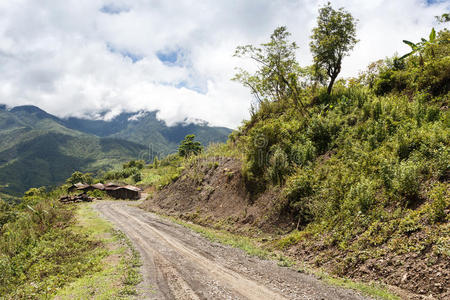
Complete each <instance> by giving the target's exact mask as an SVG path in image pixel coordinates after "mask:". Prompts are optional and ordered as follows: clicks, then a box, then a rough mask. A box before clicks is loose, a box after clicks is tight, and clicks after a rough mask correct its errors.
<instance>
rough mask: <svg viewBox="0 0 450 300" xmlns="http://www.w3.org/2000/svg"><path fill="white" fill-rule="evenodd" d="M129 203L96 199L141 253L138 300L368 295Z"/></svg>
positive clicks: (95, 206) (96, 207) (347, 297)
mask: <svg viewBox="0 0 450 300" xmlns="http://www.w3.org/2000/svg"><path fill="white" fill-rule="evenodd" d="M129 204H130V202H117V201H102V202H97V203H95V204H94V208H95V209H96V210H97V211H99V212H100V214H101V215H102V216H103V217H104V218H106V219H108V220H109V221H111V222H112V223H113V224H115V225H116V226H117V228H118V229H120V230H121V231H122V232H124V233H125V234H126V235H127V236H128V238H129V239H130V240H131V241H132V242H133V244H134V245H135V247H136V249H137V250H138V251H139V252H140V254H141V257H142V261H143V266H142V270H141V271H142V274H143V282H142V283H141V285H140V287H139V293H140V295H139V297H138V298H139V299H252V300H253V299H254V300H262V299H268V300H271V299H274V300H275V299H276V300H278V299H279V300H282V299H368V298H366V297H363V296H362V295H360V294H358V293H357V292H355V291H352V290H346V289H342V288H337V287H331V286H328V285H326V284H325V283H323V282H321V281H319V280H317V279H316V278H314V277H312V276H310V275H306V274H302V273H298V272H296V271H295V270H292V269H290V268H282V267H279V266H278V265H277V264H276V262H274V261H270V260H261V259H258V258H255V257H250V256H248V255H247V254H246V253H244V252H243V251H242V250H239V249H235V248H231V247H228V246H224V245H221V244H217V243H212V242H210V241H208V240H206V239H205V238H203V237H201V236H200V235H199V234H197V233H195V232H193V231H191V230H189V229H187V228H185V227H182V226H180V225H178V224H175V223H172V222H170V221H169V220H166V219H162V218H160V217H158V216H156V215H154V214H152V213H148V212H145V211H143V210H141V209H139V208H137V207H136V206H134V205H129Z"/></svg>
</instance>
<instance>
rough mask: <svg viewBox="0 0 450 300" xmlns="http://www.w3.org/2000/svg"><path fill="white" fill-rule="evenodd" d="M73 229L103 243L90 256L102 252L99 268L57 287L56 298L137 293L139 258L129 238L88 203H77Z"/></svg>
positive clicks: (118, 297) (139, 276)
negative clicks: (59, 287)
mask: <svg viewBox="0 0 450 300" xmlns="http://www.w3.org/2000/svg"><path fill="white" fill-rule="evenodd" d="M76 218H77V222H76V224H74V225H72V230H73V231H74V232H79V233H86V234H87V235H88V238H89V239H92V240H94V241H99V242H101V243H102V244H103V245H104V246H103V247H98V248H97V249H94V250H93V252H94V253H91V255H92V256H94V257H98V256H101V257H102V259H101V261H100V265H101V266H102V267H101V269H100V270H99V271H98V272H95V273H93V274H90V275H87V276H83V277H81V278H79V279H77V280H76V281H74V282H72V283H71V284H69V285H67V286H65V287H64V288H63V289H61V290H59V291H58V292H57V293H56V295H55V299H92V298H95V299H127V298H129V297H130V296H134V295H137V291H136V286H137V285H138V284H139V282H141V280H142V278H141V274H140V272H139V267H140V266H141V260H140V256H139V253H138V252H137V251H136V249H134V247H133V245H132V244H131V242H130V241H129V240H128V238H127V237H126V236H125V235H124V234H123V233H122V232H120V231H117V230H115V229H114V228H113V227H112V225H111V224H110V223H109V222H108V221H106V220H104V219H102V218H100V217H99V216H98V215H97V213H96V212H95V211H93V209H92V207H91V205H90V204H84V203H83V204H81V205H79V207H78V209H77V211H76Z"/></svg>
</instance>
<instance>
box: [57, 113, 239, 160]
mask: <svg viewBox="0 0 450 300" xmlns="http://www.w3.org/2000/svg"><path fill="white" fill-rule="evenodd" d="M156 114H157V112H156V111H151V112H149V111H139V112H134V113H121V114H120V115H118V116H116V117H115V118H113V119H112V120H110V121H103V120H85V119H80V118H69V119H67V120H65V121H64V125H65V126H66V127H68V128H71V129H74V130H78V131H81V132H85V133H89V134H93V135H96V136H99V137H113V138H119V139H123V140H127V141H131V142H135V143H139V144H142V145H145V146H147V147H152V148H153V150H154V151H156V152H160V153H171V152H174V151H176V150H177V146H178V144H179V143H180V141H181V140H183V138H184V137H185V136H186V135H187V134H195V136H196V138H197V140H199V141H200V142H202V144H204V145H205V146H206V145H208V144H209V143H212V142H225V141H226V140H227V138H228V135H229V134H230V133H231V129H229V128H225V127H212V126H209V125H208V124H207V123H199V124H194V123H179V124H176V125H175V126H171V127H169V126H167V125H166V123H165V122H164V121H161V120H158V118H157V117H156Z"/></svg>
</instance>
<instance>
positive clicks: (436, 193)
mask: <svg viewBox="0 0 450 300" xmlns="http://www.w3.org/2000/svg"><path fill="white" fill-rule="evenodd" d="M448 188H449V185H448V184H446V183H438V184H437V185H436V186H435V187H434V188H433V189H432V190H431V191H430V194H429V197H430V199H432V201H433V202H432V203H431V208H430V212H429V214H430V220H431V221H432V222H434V223H436V222H445V221H446V219H447V217H448V216H447V213H446V212H445V210H446V209H448V208H449V206H450V200H449V199H450V198H449V195H448Z"/></svg>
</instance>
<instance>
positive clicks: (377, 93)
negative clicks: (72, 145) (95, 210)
mask: <svg viewBox="0 0 450 300" xmlns="http://www.w3.org/2000/svg"><path fill="white" fill-rule="evenodd" d="M433 31H434V30H433ZM433 31H432V34H430V36H433ZM449 38H450V32H449V31H447V30H443V31H441V32H439V33H437V34H436V37H435V38H434V40H433V41H434V42H433V43H430V44H427V45H426V46H425V47H424V48H423V49H421V50H420V52H418V53H413V54H412V55H409V56H408V57H407V58H403V59H399V58H398V57H393V58H388V59H385V60H380V61H378V62H376V63H374V64H372V65H371V66H369V68H368V70H367V71H365V72H363V73H361V74H360V76H358V77H356V78H350V79H348V80H338V81H337V83H336V84H335V85H334V87H333V91H332V93H331V94H328V92H327V86H326V85H325V84H323V83H320V82H314V81H309V84H308V81H306V80H305V81H304V85H301V86H298V87H296V88H297V90H295V89H294V90H290V89H291V88H292V87H290V86H284V88H285V89H286V92H285V94H284V96H283V95H281V96H280V97H278V98H271V96H270V95H269V96H267V97H266V98H264V97H261V95H259V96H260V102H258V105H257V106H256V107H254V110H253V113H252V116H251V119H250V120H248V121H245V122H244V123H243V125H242V126H241V127H240V128H239V130H237V131H235V132H233V134H232V135H231V136H230V138H229V140H228V142H227V144H226V145H223V146H215V147H214V148H211V149H209V150H208V151H207V152H206V153H203V154H201V155H199V156H194V157H190V158H188V159H184V160H179V159H178V160H172V161H166V162H164V164H163V163H161V166H159V168H158V169H157V170H153V171H147V173H146V174H144V175H143V177H144V178H148V182H149V183H152V185H153V186H156V187H157V188H158V189H157V190H156V191H155V192H154V193H153V194H152V195H151V197H150V198H149V199H148V200H147V201H146V202H145V203H144V204H143V206H142V207H144V208H146V209H147V210H150V211H157V212H159V213H163V214H169V215H172V216H176V217H181V218H184V219H186V220H189V221H193V222H195V223H198V224H201V225H204V226H209V227H213V228H221V229H226V230H228V231H232V232H235V233H240V234H244V235H247V236H250V237H254V238H259V240H258V241H259V242H260V244H261V245H262V247H264V248H266V249H272V250H276V251H281V252H282V253H284V254H285V255H288V256H289V257H291V258H292V259H293V260H295V261H297V262H298V263H299V264H302V263H306V264H307V265H308V266H310V267H312V268H321V269H324V270H327V271H328V272H330V273H331V274H334V275H337V276H342V277H350V278H353V279H357V280H362V281H366V282H370V281H378V282H382V283H384V284H388V285H390V286H393V288H392V289H393V290H394V291H396V292H398V293H399V294H400V295H402V298H405V299H421V298H422V296H427V295H430V294H431V295H433V296H434V297H436V298H438V299H447V298H448V297H449V296H450V294H449V293H450V291H449V290H448V286H449V284H450V282H449V280H450V274H449V270H450V264H449V261H450V241H449V236H450V227H449V221H450V219H449V215H450V214H449V212H450V197H449V190H450V185H449V175H450V165H449V162H450V152H449V149H450V148H449V146H450V143H449V141H450V123H449V121H450V115H449V112H448V102H449V97H450V84H449V82H450V77H449V74H450V60H449V59H450V43H449V42H450V39H449ZM430 40H431V37H430ZM280 44H281V45H282V46H279V47H283V46H285V45H288V42H286V41H283V42H282V43H280ZM264 45H272V46H273V44H264ZM249 49H252V48H249ZM283 49H284V48H283ZM284 50H285V49H284ZM280 52H281V51H280ZM261 53H262V52H261ZM286 57H288V58H289V56H288V55H286ZM291 57H292V56H291ZM269 58H270V57H269ZM287 64H288V63H287V62H283V66H284V65H287ZM260 70H264V67H262V68H261V69H260ZM283 71H284V69H281V70H280V71H279V72H280V73H282V72H283ZM261 72H262V71H261ZM305 74H308V73H294V75H292V74H289V75H288V76H290V78H299V79H298V80H299V81H300V82H302V81H301V80H302V78H304V76H307V75H305ZM258 75H261V73H260V74H257V75H254V77H251V79H252V80H253V81H252V83H253V84H260V85H259V86H258V87H259V88H260V89H264V88H266V89H270V88H271V87H273V86H277V85H278V84H280V83H278V82H276V81H277V80H278V79H279V78H280V76H281V75H279V76H276V77H272V78H270V77H269V78H266V77H264V80H265V81H261V82H258ZM295 76H297V77H295ZM255 82H256V83H255ZM268 82H269V83H272V85H271V84H269V83H268ZM280 85H281V84H280ZM280 85H278V88H280ZM267 94H269V93H267ZM273 94H275V93H273ZM170 166H171V167H170ZM148 172H150V173H148ZM151 172H153V173H151ZM152 174H153V175H152ZM161 175H162V176H161ZM157 176H161V177H157ZM155 178H159V180H160V181H157V180H156V182H155ZM167 178H170V181H167ZM143 184H145V182H143Z"/></svg>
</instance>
